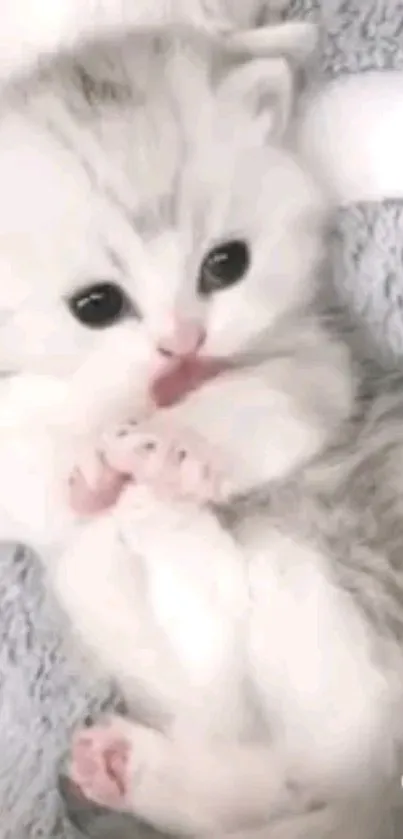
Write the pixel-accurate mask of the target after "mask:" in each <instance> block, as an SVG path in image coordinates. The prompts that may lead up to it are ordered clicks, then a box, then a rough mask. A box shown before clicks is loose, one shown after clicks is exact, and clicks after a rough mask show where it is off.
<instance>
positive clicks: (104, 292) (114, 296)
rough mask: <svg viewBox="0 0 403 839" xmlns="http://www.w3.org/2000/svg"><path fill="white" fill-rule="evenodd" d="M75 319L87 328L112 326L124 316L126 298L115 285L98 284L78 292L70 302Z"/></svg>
mask: <svg viewBox="0 0 403 839" xmlns="http://www.w3.org/2000/svg"><path fill="white" fill-rule="evenodd" d="M69 308H70V311H71V312H72V314H73V315H74V317H76V318H77V320H79V321H80V323H82V324H84V325H85V326H91V327H94V328H98V329H100V328H102V327H106V326H110V325H111V324H112V323H114V322H115V321H117V320H119V318H121V317H122V315H123V314H124V309H125V296H124V293H123V291H122V289H120V288H119V286H117V285H115V284H114V283H97V284H96V285H92V286H89V287H88V288H86V289H84V290H81V291H79V292H77V294H75V295H74V297H72V298H71V299H70V300H69Z"/></svg>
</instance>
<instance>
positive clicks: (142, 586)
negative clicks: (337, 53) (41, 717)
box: [0, 34, 403, 839]
mask: <svg viewBox="0 0 403 839" xmlns="http://www.w3.org/2000/svg"><path fill="white" fill-rule="evenodd" d="M243 58H244V59H245V56H244V57H243ZM241 59H242V56H241V55H239V56H238V57H236V55H235V54H234V53H233V54H232V57H231V60H229V58H228V55H227V56H225V57H223V54H222V53H221V52H220V51H217V50H216V48H215V47H214V45H211V43H210V42H209V41H208V40H205V39H204V38H201V37H200V36H197V37H196V36H195V38H194V39H193V38H192V37H190V35H189V34H188V35H187V36H186V37H179V36H178V38H173V40H171V37H170V36H165V37H161V36H159V37H153V38H151V39H150V40H149V41H148V42H147V41H145V40H142V41H135V40H128V41H127V42H126V43H119V44H117V45H113V44H112V45H110V46H109V47H106V46H105V47H103V48H102V49H94V50H92V51H89V52H87V53H86V54H85V55H83V56H79V57H78V58H76V59H75V60H74V61H73V62H70V61H69V60H66V61H62V62H60V63H59V66H58V68H57V69H56V68H52V71H51V72H50V73H46V72H45V73H44V74H43V77H42V79H39V80H37V81H36V82H33V83H32V85H31V87H30V89H29V90H27V87H26V86H23V87H22V88H14V89H13V90H10V91H9V92H8V93H7V96H6V97H5V99H4V104H3V114H2V119H1V122H0V177H1V182H2V192H1V195H0V229H1V231H2V238H1V242H0V263H1V264H0V270H1V276H2V277H3V278H4V281H3V283H2V286H1V300H0V302H1V324H0V359H1V360H2V364H3V369H4V370H5V371H9V372H13V373H17V374H19V375H17V376H14V377H13V379H12V380H11V381H9V382H7V383H6V384H5V385H4V391H3V395H2V401H1V404H0V428H1V437H0V446H1V448H0V465H1V470H0V474H1V475H3V476H7V479H6V480H5V481H4V480H3V481H2V482H0V505H1V508H2V510H3V513H4V528H3V533H4V535H5V536H8V537H12V538H15V537H17V538H19V539H21V538H24V539H29V540H30V541H31V543H32V544H34V545H35V546H36V547H39V548H40V549H42V550H45V549H48V551H49V556H50V560H49V570H50V574H51V576H52V578H53V582H54V585H55V586H56V588H57V590H58V592H59V595H60V598H61V602H62V603H63V605H64V607H65V608H66V610H67V611H68V613H69V614H70V616H71V618H72V623H73V625H74V627H75V629H76V631H77V633H78V634H79V636H81V638H82V640H83V642H84V643H85V644H86V645H87V646H88V647H89V649H90V650H92V651H93V652H94V653H95V655H96V657H97V658H98V660H99V662H100V664H101V666H103V667H104V668H105V669H106V671H107V672H108V673H109V674H110V675H111V676H113V677H114V678H115V679H116V680H117V681H118V682H119V684H120V686H121V688H122V690H123V691H124V693H125V695H126V697H127V700H128V702H129V703H130V704H131V708H132V711H133V713H136V714H137V715H139V709H140V708H142V709H143V710H144V719H143V722H146V723H148V724H150V723H152V728H150V727H144V726H143V725H140V724H134V723H131V722H127V721H124V720H121V719H116V720H113V721H112V723H110V724H109V726H108V725H107V726H100V727H99V728H94V729H93V730H92V731H90V732H87V733H86V735H85V737H84V738H82V737H81V740H79V742H78V746H77V748H78V749H79V750H80V749H82V748H83V747H84V750H85V749H86V748H87V746H86V745H85V744H86V743H87V745H88V743H89V749H90V754H89V757H90V765H91V766H92V767H93V771H92V772H91V771H90V772H89V773H88V777H87V778H86V783H85V784H84V783H83V788H84V789H85V790H86V791H87V792H90V793H91V795H92V796H93V797H94V798H95V799H98V800H103V801H105V800H106V801H107V803H112V804H113V803H114V804H118V805H119V806H121V807H124V808H126V809H129V810H131V811H132V812H134V813H135V814H136V815H138V816H141V817H143V818H145V819H146V820H148V821H150V822H151V823H153V824H154V825H157V826H160V827H163V828H165V829H171V830H176V831H179V832H191V833H197V834H200V835H203V834H207V835H210V836H223V835H225V834H228V833H231V832H238V833H239V834H240V835H242V837H246V836H247V835H248V836H251V837H254V839H255V837H256V839H258V837H264V838H265V839H266V837H269V836H270V839H281V837H285V836H286V837H287V839H291V837H292V839H304V837H308V836H309V837H310V839H313V837H315V838H316V837H318V839H319V837H320V839H324V837H326V839H329V837H332V839H364V837H365V839H369V837H371V839H372V837H375V836H377V837H378V835H379V831H380V830H381V829H382V830H384V831H386V830H387V824H388V823H387V818H388V795H389V793H390V791H391V790H392V788H393V783H394V779H395V777H396V772H397V763H398V751H399V748H400V744H401V737H402V721H401V713H400V708H401V701H402V689H401V684H402V664H403V662H402V647H401V642H402V637H401V636H402V592H403V590H402V580H401V572H400V551H401V545H402V538H401V537H402V534H401V524H400V522H401V501H400V499H401V469H400V461H401V451H402V448H401V410H402V407H401V397H400V395H399V392H398V391H396V392H392V391H391V393H390V395H387V396H382V397H381V396H378V397H377V398H376V400H375V401H374V399H373V397H371V399H369V398H368V391H367V390H366V389H365V388H364V384H363V383H361V377H360V376H359V377H358V381H357V376H356V374H355V372H354V371H353V367H352V364H351V360H350V353H349V350H348V347H347V340H346V337H344V338H341V337H340V335H339V332H338V329H337V328H335V327H334V325H333V323H332V321H331V320H327V319H325V318H323V317H320V315H319V310H318V301H317V281H318V279H319V280H321V281H323V277H322V274H321V270H320V269H321V264H322V259H323V256H324V246H325V232H326V223H327V217H328V208H327V206H326V204H325V201H324V199H323V197H322V194H321V192H320V191H319V190H318V188H317V186H316V185H315V183H314V181H313V180H312V178H311V175H310V173H309V171H307V169H306V167H305V166H304V165H302V164H301V161H300V160H298V156H297V155H296V154H295V151H294V150H293V144H292V136H293V132H292V130H291V129H292V104H293V80H292V73H291V71H290V68H289V65H288V63H287V62H286V61H285V60H283V59H282V58H280V57H273V58H258V59H255V60H250V59H248V60H241ZM151 62H152V64H151ZM151 66H152V68H153V72H152V74H151V73H150V68H151ZM234 236H236V237H239V236H241V237H242V238H246V240H247V241H248V243H249V245H250V248H251V254H252V259H251V264H250V268H249V270H248V272H247V276H246V277H245V279H244V280H243V281H242V282H240V283H238V284H236V285H234V286H232V287H231V288H228V289H226V290H221V291H219V292H217V293H215V294H211V295H210V296H208V297H207V298H204V299H202V298H201V296H200V295H199V294H198V293H197V277H198V273H199V268H200V264H201V261H202V259H203V257H204V256H205V254H206V253H207V252H208V251H209V250H210V248H211V247H212V246H214V245H215V244H217V243H218V242H222V241H226V240H228V239H231V238H233V237H234ZM99 278H101V279H105V278H108V279H110V280H114V281H115V282H117V283H119V284H120V285H121V286H122V287H123V288H124V289H125V292H126V296H127V299H128V301H130V303H131V308H129V309H128V314H127V316H126V317H125V318H124V319H123V320H122V321H121V322H119V323H117V324H115V325H114V326H113V327H111V328H110V329H104V330H95V329H87V328H85V327H83V326H82V325H81V324H79V323H77V322H76V321H75V320H74V318H73V316H72V314H71V312H70V311H69V308H68V305H67V304H66V300H68V298H69V295H71V293H72V292H75V291H77V289H78V288H80V287H81V286H82V287H85V286H87V285H88V283H89V282H93V281H94V279H99ZM178 317H181V318H189V317H191V318H192V319H193V320H195V319H196V321H197V323H198V324H199V325H200V327H201V328H202V329H203V330H204V331H205V334H206V340H205V343H204V345H203V347H202V349H201V350H200V355H201V356H202V357H203V356H207V357H212V356H213V357H214V358H220V359H221V360H223V361H226V362H231V364H232V365H233V369H232V371H231V372H227V373H222V374H220V376H218V377H217V378H216V379H215V380H214V381H210V382H207V383H205V384H204V385H203V386H202V387H201V388H200V389H199V390H197V391H195V392H194V393H192V394H189V395H188V396H187V397H186V398H184V400H183V401H182V402H181V403H180V404H178V405H174V406H173V407H171V408H168V409H165V410H161V411H159V412H156V413H155V414H154V415H153V418H152V420H145V419H144V416H145V415H146V414H147V413H149V412H150V410H151V411H153V407H154V406H153V404H152V400H151V392H152V388H153V383H155V381H156V379H157V378H158V377H159V376H160V375H161V371H163V369H164V367H165V366H166V365H167V361H166V358H165V359H164V357H163V356H161V353H160V352H159V351H158V347H160V346H161V344H163V343H164V342H165V341H166V336H167V335H170V334H172V332H171V330H172V328H173V326H174V325H175V319H176V318H178ZM357 394H358V396H359V397H360V401H359V402H357V401H356V395H357ZM364 397H365V399H364ZM374 406H375V407H374ZM125 413H126V414H127V413H131V414H134V415H135V417H136V419H137V420H138V421H139V423H140V425H139V427H138V428H137V430H135V431H134V432H131V434H132V436H131V437H130V435H129V442H130V440H131V441H132V443H133V446H135V445H137V443H136V441H137V440H138V435H140V437H141V435H144V434H146V435H148V442H149V440H150V435H151V439H152V442H153V451H154V453H155V451H157V452H158V450H159V449H160V447H161V445H163V444H164V441H165V440H166V439H167V437H168V438H169V435H172V434H173V433H174V434H175V435H176V438H177V439H178V438H179V440H183V441H184V443H183V445H184V451H185V454H186V455H189V456H190V457H191V458H193V459H194V460H195V461H196V462H197V461H200V459H201V464H202V466H205V465H212V464H213V465H214V463H215V461H214V458H213V455H212V452H214V453H215V452H216V451H219V452H220V456H222V457H223V462H225V463H227V462H229V463H230V464H231V471H230V478H231V484H230V485H231V496H230V497H227V498H226V499H225V502H224V503H222V500H221V501H220V504H215V505H214V502H215V501H216V498H215V497H214V495H212V497H211V499H210V500H211V502H212V504H210V505H206V504H204V503H203V504H201V503H198V502H197V501H195V500H191V499H185V500H184V499H183V498H178V497H175V495H174V494H172V496H171V497H170V498H168V499H162V498H161V497H160V496H159V494H158V492H157V489H158V487H157V486H156V484H155V480H154V483H153V482H151V484H150V485H148V486H144V485H142V486H132V485H129V486H128V487H127V488H126V490H125V492H123V493H122V495H121V496H120V499H119V500H118V503H117V504H116V505H115V506H114V507H113V509H112V510H110V511H109V512H107V513H105V514H104V515H102V516H99V517H98V518H97V519H95V520H90V521H89V522H83V521H80V520H79V519H77V517H76V516H75V515H74V514H73V511H72V510H71V508H69V505H68V503H67V500H68V499H67V488H66V486H65V485H64V483H63V477H64V476H67V475H68V474H69V471H70V470H71V468H72V465H73V464H74V463H78V464H79V465H80V466H81V467H82V468H84V469H85V471H86V476H87V478H88V480H90V475H89V473H90V471H91V470H90V469H88V468H87V463H88V459H87V458H88V455H87V453H88V451H90V452H91V450H92V448H94V447H96V446H98V445H99V437H98V434H99V432H100V429H105V428H106V427H108V426H109V425H110V423H111V421H112V419H113V418H114V417H119V416H122V417H123V416H124V415H125ZM189 432H191V433H192V434H198V435H199V437H201V438H202V439H203V441H204V446H205V449H204V450H203V454H202V457H201V458H200V457H199V455H198V454H197V452H196V453H195V452H194V450H193V448H192V442H190V443H189V440H190V441H191V439H192V438H191V437H189ZM80 447H81V449H80ZM81 451H82V452H83V454H81ZM147 451H150V449H149V447H148V449H147V448H146V452H147ZM143 454H144V452H143ZM146 457H147V454H146ZM214 457H215V454H214ZM162 463H163V470H162V471H165V473H166V472H167V471H168V473H169V475H170V476H171V477H172V476H173V477H175V475H176V478H177V477H178V473H179V472H180V471H181V468H182V467H181V466H180V467H179V468H178V462H176V463H175V464H174V466H172V464H171V465H169V464H168V465H167V463H166V462H164V460H163V461H162ZM83 464H85V467H83ZM157 473H158V470H157ZM375 476H376V481H375ZM154 477H155V476H154ZM157 477H158V474H157ZM185 484H186V482H185ZM174 488H175V489H177V484H176V485H175V487H174ZM185 488H186V486H185ZM63 493H65V495H64V497H63ZM2 524H3V523H2ZM66 546H67V547H66ZM56 547H58V548H59V549H60V548H64V550H63V551H62V554H61V556H60V555H59V557H57V556H56V555H55V548H56ZM50 549H51V550H50ZM80 736H81V735H80ZM88 738H89V739H88ZM111 750H112V753H113V755H112V757H113V766H112V769H113V771H109V770H110V767H108V766H107V765H106V764H107V761H106V757H105V756H107V755H109V754H110V753H111ZM87 757H88V754H87ZM86 765H87V766H88V762H87V764H86ZM73 768H74V767H73ZM77 768H79V769H80V771H81V772H82V761H81V762H80V760H79V755H78V756H77V754H76V765H75V770H76V771H77ZM78 774H80V773H78ZM111 778H112V792H113V791H114V792H115V793H116V789H118V791H119V790H120V792H121V794H120V797H119V795H118V796H117V797H116V796H115V799H113V795H112V799H111V798H108V795H109V794H110V791H111V788H110V785H109V786H108V779H109V781H110V780H111ZM114 778H115V779H116V778H117V779H118V783H117V784H115V786H114V784H113V779H114ZM80 779H81V781H82V775H81V776H80ZM385 835H386V833H385Z"/></svg>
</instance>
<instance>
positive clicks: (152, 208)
mask: <svg viewBox="0 0 403 839" xmlns="http://www.w3.org/2000/svg"><path fill="white" fill-rule="evenodd" d="M131 221H132V224H133V227H135V229H136V230H137V231H138V232H139V233H140V234H141V235H143V236H145V237H146V238H150V237H152V236H157V235H158V234H159V233H162V232H163V231H164V230H165V229H166V228H172V227H174V224H175V221H176V201H175V196H174V194H173V192H170V193H166V194H165V195H159V196H156V197H155V199H154V200H153V201H151V202H150V203H148V204H143V205H140V206H139V207H138V208H137V209H136V210H135V211H134V213H132V216H131Z"/></svg>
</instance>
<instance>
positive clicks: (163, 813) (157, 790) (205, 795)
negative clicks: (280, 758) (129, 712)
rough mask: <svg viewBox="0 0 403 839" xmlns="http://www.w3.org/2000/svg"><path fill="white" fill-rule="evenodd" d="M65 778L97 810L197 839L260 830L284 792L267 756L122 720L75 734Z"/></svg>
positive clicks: (112, 721) (278, 775) (116, 719)
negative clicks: (255, 827)
mask: <svg viewBox="0 0 403 839" xmlns="http://www.w3.org/2000/svg"><path fill="white" fill-rule="evenodd" d="M70 777H71V779H72V781H73V782H74V783H75V784H76V785H77V787H78V788H79V789H80V790H81V792H82V793H83V795H84V796H85V797H86V798H88V799H90V800H92V801H94V802H95V803H97V804H100V805H103V806H107V807H111V808H113V809H119V810H125V811H129V812H132V813H134V814H135V815H136V816H137V817H139V818H141V819H144V820H145V821H148V822H150V823H152V824H153V825H154V826H155V827H157V828H160V829H162V830H169V831H179V832H181V833H182V832H186V833H190V834H196V835H200V834H202V835H203V834H206V835H209V834H211V833H212V832H218V831H220V832H221V831H223V832H225V831H227V830H228V831H230V830H233V829H234V828H238V829H241V828H242V826H245V827H246V826H247V825H259V824H264V823H265V821H266V816H267V811H268V809H269V808H270V804H271V803H272V802H273V798H274V797H276V796H277V795H278V793H279V787H280V786H282V791H283V792H285V791H286V786H285V785H284V782H283V781H284V777H283V773H281V774H279V766H276V769H275V771H273V759H272V756H271V755H270V752H269V751H266V750H265V749H264V748H262V749H258V748H249V749H248V748H246V747H242V746H236V745H235V746H232V745H229V746H226V747H223V748H222V749H220V747H217V748H216V749H213V748H211V749H209V748H208V747H206V744H205V743H202V742H200V743H197V740H196V741H195V740H193V741H191V740H189V742H186V741H183V740H182V741H178V740H172V739H170V738H168V737H165V736H164V735H162V734H160V733H159V732H156V731H154V730H152V729H148V728H144V727H142V726H139V725H135V724H134V723H132V722H130V721H128V720H125V719H123V718H121V717H114V718H111V719H109V720H107V721H105V723H101V724H100V725H95V726H92V727H90V728H85V729H82V730H80V731H78V732H77V733H76V736H75V739H74V742H73V747H72V753H71V762H70ZM290 781H291V779H290ZM287 798H289V794H288V795H287V796H286V799H287ZM277 803H279V802H277ZM285 803H286V801H284V802H283V806H284V804H285Z"/></svg>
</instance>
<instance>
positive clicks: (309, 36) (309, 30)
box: [226, 21, 319, 68]
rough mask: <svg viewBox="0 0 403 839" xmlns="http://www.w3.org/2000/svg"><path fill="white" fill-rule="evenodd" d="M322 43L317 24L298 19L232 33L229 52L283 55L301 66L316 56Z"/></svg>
mask: <svg viewBox="0 0 403 839" xmlns="http://www.w3.org/2000/svg"><path fill="white" fill-rule="evenodd" d="M318 42H319V29H318V27H317V26H316V24H314V23H307V22H306V21H294V22H290V23H279V24H276V25H273V26H261V27H259V28H258V29H249V30H246V31H243V32H239V31H238V32H235V33H230V34H229V35H228V36H227V40H226V46H227V48H228V50H229V51H233V52H238V53H243V54H244V55H249V56H251V57H255V58H258V57H260V58H262V57H264V56H265V57H270V56H271V57H274V56H283V57H284V58H287V59H288V60H289V61H290V62H291V63H292V64H294V65H295V66H296V67H298V68H299V67H302V66H304V65H306V64H307V62H308V61H310V60H311V59H312V57H313V56H314V54H315V53H316V50H317V47H318Z"/></svg>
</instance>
